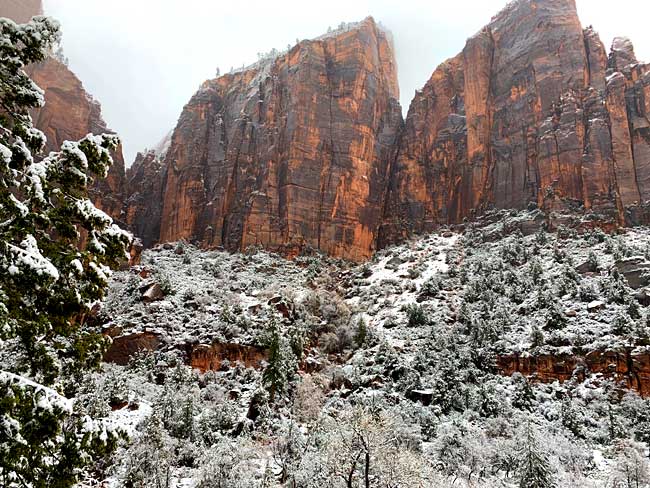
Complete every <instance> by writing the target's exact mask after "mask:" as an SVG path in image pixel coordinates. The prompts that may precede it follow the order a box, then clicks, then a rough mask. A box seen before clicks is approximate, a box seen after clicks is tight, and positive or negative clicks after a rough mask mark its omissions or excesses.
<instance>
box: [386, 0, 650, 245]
mask: <svg viewBox="0 0 650 488" xmlns="http://www.w3.org/2000/svg"><path fill="white" fill-rule="evenodd" d="M648 71H649V69H648V66H647V65H639V64H638V63H637V61H636V58H635V56H634V50H633V48H632V45H631V43H630V42H629V41H628V40H625V39H617V40H615V41H614V46H613V48H612V53H611V55H610V57H609V59H608V57H607V55H606V52H605V49H604V47H603V45H602V42H601V41H600V39H599V37H598V35H597V34H596V33H595V32H594V31H593V30H592V29H591V28H588V29H584V30H583V29H582V27H581V24H580V21H579V19H578V15H577V11H576V6H575V2H574V0H519V1H517V2H513V3H512V4H510V5H509V6H508V7H506V9H505V10H503V11H502V12H501V13H499V14H498V15H497V16H496V17H494V18H493V20H492V22H491V23H490V24H489V25H488V26H487V27H485V28H484V29H483V30H482V31H481V32H479V33H478V34H477V35H476V36H474V37H472V38H471V39H469V40H468V41H467V44H466V46H465V49H464V50H463V52H462V53H461V54H459V55H458V56H456V57H455V58H453V59H451V60H449V61H447V62H445V63H444V64H443V65H441V66H440V67H439V68H438V69H437V70H436V71H435V72H434V74H433V76H432V77H431V79H430V80H429V82H428V83H427V84H426V86H425V87H424V89H423V90H422V91H420V92H418V93H417V94H416V96H415V99H414V100H413V102H412V104H411V107H410V109H409V114H408V117H407V120H406V128H405V131H404V134H403V136H402V139H401V143H400V146H399V151H398V156H397V160H396V163H395V165H394V167H393V169H392V173H391V181H390V188H389V192H388V197H387V202H386V216H385V223H384V225H383V227H382V231H381V236H380V244H382V245H383V244H385V243H387V242H391V241H395V240H398V239H400V238H402V237H403V236H405V235H408V234H410V233H412V232H421V231H427V230H430V229H432V228H433V227H435V226H436V225H438V224H441V223H456V222H460V221H462V220H463V219H464V218H471V217H472V216H474V215H476V214H477V213H481V212H483V211H485V210H486V209H489V208H492V207H496V208H523V207H525V206H527V205H528V204H529V203H531V202H533V203H535V204H537V205H539V206H542V207H544V208H545V209H547V210H566V209H568V208H571V209H574V210H575V209H582V210H584V211H587V212H594V213H598V214H600V215H601V216H602V218H604V219H610V220H614V221H616V222H617V223H618V224H624V223H626V218H627V219H628V220H629V218H630V214H629V213H627V212H626V209H627V208H629V207H632V206H635V205H637V204H639V203H642V202H645V201H646V200H648V198H649V197H650V192H649V190H650V186H649V183H650V147H649V146H648V141H650V137H648V132H647V131H648V120H649V119H648V115H649V113H648V107H649V104H648V103H647V102H646V100H647V98H646V95H647V94H648V85H649V81H650V74H649V73H648ZM628 223H629V222H628Z"/></svg>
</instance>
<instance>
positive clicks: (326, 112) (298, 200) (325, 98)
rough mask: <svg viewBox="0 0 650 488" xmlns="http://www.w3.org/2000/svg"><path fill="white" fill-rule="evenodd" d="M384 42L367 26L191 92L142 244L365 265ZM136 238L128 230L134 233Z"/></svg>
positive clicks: (380, 188)
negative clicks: (259, 251)
mask: <svg viewBox="0 0 650 488" xmlns="http://www.w3.org/2000/svg"><path fill="white" fill-rule="evenodd" d="M397 99H398V88H397V67H396V63H395V60H394V56H393V52H392V44H391V40H390V38H389V36H388V35H387V34H386V33H385V32H384V31H382V29H381V28H379V27H378V26H377V25H376V24H375V22H374V20H373V19H372V18H368V19H366V20H364V21H363V22H361V23H359V24H355V25H353V26H351V27H349V28H346V29H343V30H340V31H336V32H334V33H332V34H330V35H328V36H324V37H322V38H319V39H316V40H311V41H303V42H300V43H299V44H297V45H296V46H294V47H293V48H292V49H290V50H289V51H288V52H286V53H284V54H281V55H279V56H277V57H276V58H273V59H267V60H263V61H261V62H259V63H258V64H256V65H253V66H252V67H249V68H247V69H244V70H241V71H238V72H234V73H231V74H228V75H225V76H222V77H220V78H217V79H215V80H210V81H207V82H205V83H204V84H203V86H202V87H201V89H200V90H199V92H198V93H197V94H196V95H195V96H194V97H192V99H191V100H190V102H189V103H188V104H187V105H186V107H185V109H184V110H183V113H182V114H181V116H180V119H179V122H178V125H177V127H176V129H175V131H174V133H173V136H172V141H171V146H170V148H169V150H168V151H167V154H166V157H165V158H164V162H163V168H162V169H161V170H160V171H159V175H160V177H161V178H162V180H161V185H162V200H156V199H155V198H151V197H150V196H149V195H150V191H153V193H157V192H158V187H157V186H156V185H153V186H154V187H155V188H143V189H142V191H141V192H140V193H139V194H137V195H134V194H132V195H131V196H130V198H129V203H130V204H131V202H133V203H134V205H135V206H136V208H133V207H132V206H131V205H129V208H128V210H127V215H129V216H132V217H130V219H131V221H132V222H136V227H137V226H140V227H141V228H142V225H141V223H142V222H143V221H148V220H149V217H141V215H142V212H143V209H142V208H140V204H139V203H137V202H144V203H146V202H149V203H150V204H153V205H154V206H155V205H157V204H159V208H155V209H144V212H145V214H147V215H148V216H151V218H153V216H157V215H158V214H160V230H159V232H156V228H154V227H155V226H153V225H152V228H150V229H147V230H146V231H145V232H146V235H144V236H142V237H143V238H144V241H145V242H147V243H151V242H155V241H163V242H164V241H174V240H179V239H186V240H188V241H192V242H195V243H198V244H200V245H202V246H204V247H217V246H223V247H225V248H227V249H230V250H242V249H245V248H246V247H248V246H263V247H266V248H269V249H273V250H278V251H282V252H284V253H285V254H289V255H291V254H295V253H297V252H299V251H301V250H303V249H305V248H314V249H319V250H322V251H324V252H326V253H328V254H331V255H334V256H340V257H344V258H349V259H355V260H359V259H365V258H368V257H370V256H371V255H372V253H373V251H374V249H375V245H376V241H377V239H376V237H377V231H378V229H379V225H380V223H381V220H382V211H383V201H384V195H385V189H386V184H387V176H388V169H389V166H390V163H391V161H392V160H393V158H394V151H395V148H396V141H397V136H398V133H399V130H400V128H401V125H402V117H401V110H400V106H399V103H398V102H397ZM136 233H137V231H136Z"/></svg>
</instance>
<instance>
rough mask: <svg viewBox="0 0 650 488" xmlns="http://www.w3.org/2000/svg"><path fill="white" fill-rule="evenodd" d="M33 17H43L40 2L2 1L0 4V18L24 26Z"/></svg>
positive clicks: (39, 0) (41, 3)
mask: <svg viewBox="0 0 650 488" xmlns="http://www.w3.org/2000/svg"><path fill="white" fill-rule="evenodd" d="M35 15H43V1H42V0H2V1H1V2H0V17H6V18H8V19H11V20H13V21H14V22H17V23H18V24H24V23H25V22H29V21H30V19H31V18H32V17H34V16H35Z"/></svg>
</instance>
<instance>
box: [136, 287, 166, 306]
mask: <svg viewBox="0 0 650 488" xmlns="http://www.w3.org/2000/svg"><path fill="white" fill-rule="evenodd" d="M163 298H165V293H164V292H163V290H162V288H161V287H160V285H159V284H158V283H151V284H150V285H147V287H146V289H145V290H144V292H143V293H142V296H141V297H140V299H141V300H142V301H143V302H144V303H151V302H156V301H158V300H162V299H163Z"/></svg>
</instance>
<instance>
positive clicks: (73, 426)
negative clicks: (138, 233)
mask: <svg viewBox="0 0 650 488" xmlns="http://www.w3.org/2000/svg"><path fill="white" fill-rule="evenodd" d="M58 38H59V26H58V24H57V23H56V22H55V21H53V20H50V19H48V18H45V17H36V18H34V19H33V20H32V22H30V23H28V24H25V25H17V24H15V23H14V22H12V21H10V20H8V19H0V344H1V345H2V349H3V352H4V354H3V356H4V357H5V358H11V361H4V362H3V364H2V368H3V369H4V370H5V371H0V426H2V427H1V428H0V452H1V455H0V485H2V486H5V487H14V486H16V487H17V486H21V487H22V486H33V487H46V486H48V487H50V486H56V487H62V488H63V487H67V486H72V485H73V484H74V483H75V482H76V481H77V479H78V477H79V473H80V469H81V468H82V467H83V466H84V465H86V464H88V463H89V461H90V460H91V459H92V457H93V456H94V455H100V454H104V453H105V452H106V450H107V449H109V448H111V447H113V444H114V442H115V436H113V435H112V434H107V433H106V432H103V433H102V432H99V431H98V430H101V429H100V428H98V427H97V426H96V425H95V424H94V423H93V422H92V420H91V419H90V418H88V417H82V416H80V415H78V413H76V412H75V409H74V405H73V403H72V402H71V401H70V400H68V399H66V398H65V397H64V396H63V395H62V393H70V392H71V391H72V390H73V389H74V385H75V383H76V380H77V379H78V378H79V377H80V376H81V374H82V372H83V371H84V370H85V369H87V368H88V367H91V366H94V365H97V364H98V363H99V360H100V359H101V353H102V349H103V345H104V341H103V339H102V338H101V336H100V335H97V334H93V333H91V332H88V331H86V330H84V328H83V327H82V324H83V319H84V315H85V314H86V313H87V312H88V311H89V309H90V307H91V306H92V304H93V303H95V302H97V301H98V300H99V299H101V298H102V296H103V294H104V291H105V290H106V287H107V279H108V274H109V271H110V267H112V266H115V265H116V264H117V263H118V261H119V260H121V259H123V258H124V257H125V256H126V250H127V248H128V245H129V242H130V236H129V234H127V233H126V232H124V231H122V230H120V229H119V228H118V227H117V226H115V225H114V224H113V221H112V220H111V218H110V217H108V216H107V215H106V214H105V213H104V212H101V211H100V210H98V209H97V208H95V206H94V205H93V204H92V203H91V202H90V200H88V198H87V187H88V184H89V183H90V182H91V178H92V177H93V176H92V175H97V176H100V177H103V176H105V175H106V173H107V170H108V167H109V166H110V164H112V161H111V157H110V154H109V151H110V149H112V148H114V147H115V146H116V145H117V143H118V140H117V138H116V137H115V136H112V135H103V136H93V135H88V136H86V137H85V138H84V139H82V140H81V141H79V142H65V143H64V144H63V147H62V148H61V152H57V153H51V154H50V155H49V156H47V157H45V155H44V154H42V149H43V146H44V143H45V136H44V135H43V133H42V132H40V131H39V130H37V129H36V128H34V126H33V124H32V119H31V117H30V115H29V110H30V109H32V108H35V107H39V106H42V105H43V103H44V99H43V92H42V90H40V88H38V86H36V84H34V82H33V81H32V80H31V79H30V78H29V77H28V76H27V75H26V74H25V72H24V70H23V68H24V67H25V66H26V65H28V64H31V63H36V62H40V61H42V60H43V59H45V57H46V56H47V55H48V54H49V53H50V50H51V48H52V46H53V45H54V44H55V43H56V41H57V40H58ZM80 232H84V234H85V236H86V237H87V238H86V239H85V240H84V243H82V242H81V241H82V239H81V238H80Z"/></svg>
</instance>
